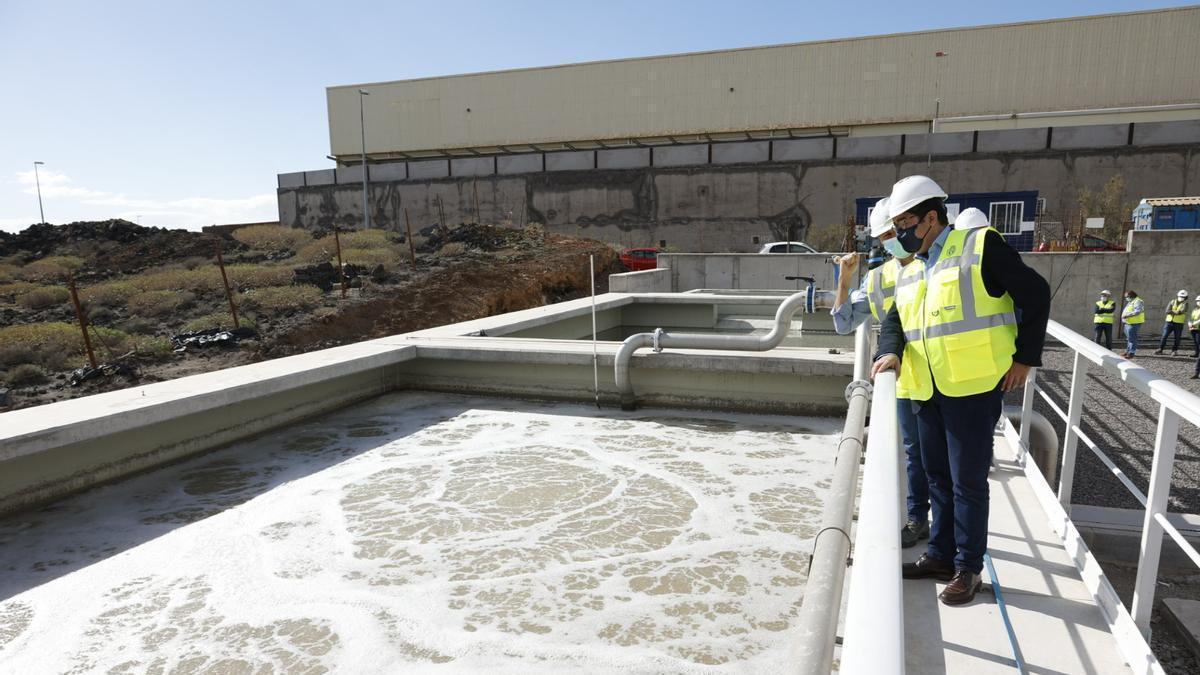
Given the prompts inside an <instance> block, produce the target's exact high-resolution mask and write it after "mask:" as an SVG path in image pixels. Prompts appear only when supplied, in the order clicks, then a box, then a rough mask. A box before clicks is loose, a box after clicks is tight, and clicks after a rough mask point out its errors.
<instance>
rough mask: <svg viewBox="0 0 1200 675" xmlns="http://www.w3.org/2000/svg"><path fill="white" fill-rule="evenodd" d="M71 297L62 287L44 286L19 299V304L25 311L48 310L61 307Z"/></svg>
mask: <svg viewBox="0 0 1200 675" xmlns="http://www.w3.org/2000/svg"><path fill="white" fill-rule="evenodd" d="M70 297H71V292H70V291H68V290H67V289H66V288H64V287H62V286H42V287H41V288H37V289H34V290H32V291H29V292H28V293H26V294H24V295H22V296H20V297H19V298H17V304H18V305H20V306H22V307H24V308H25V309H46V308H47V307H53V306H55V305H61V304H63V303H64V302H66V301H67V300H69V299H70Z"/></svg>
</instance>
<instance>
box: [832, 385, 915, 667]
mask: <svg viewBox="0 0 1200 675" xmlns="http://www.w3.org/2000/svg"><path fill="white" fill-rule="evenodd" d="M902 454H903V450H902V449H901V445H900V433H899V427H898V423H897V419H896V373H895V371H889V372H886V373H880V374H879V375H878V376H876V377H875V389H874V392H873V393H872V396H871V428H870V433H869V434H868V435H867V451H866V459H867V461H866V465H865V466H864V467H863V480H862V500H861V503H860V504H859V509H858V513H859V516H858V528H857V532H856V533H855V536H854V566H853V568H852V572H851V576H850V598H849V601H848V603H847V607H846V627H845V637H844V639H843V645H844V646H843V648H842V663H841V668H840V669H839V672H840V673H849V674H851V675H858V674H860V673H861V674H863V675H880V674H882V673H896V674H897V675H903V673H904V589H903V587H902V586H901V580H900V528H899V525H898V524H899V523H900V522H901V518H900V496H901V493H900V480H901V479H902V478H903V476H904V472H903V471H902V470H901V469H902V467H901V464H900V457H901V455H902Z"/></svg>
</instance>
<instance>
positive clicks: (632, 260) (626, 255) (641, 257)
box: [621, 247, 658, 272]
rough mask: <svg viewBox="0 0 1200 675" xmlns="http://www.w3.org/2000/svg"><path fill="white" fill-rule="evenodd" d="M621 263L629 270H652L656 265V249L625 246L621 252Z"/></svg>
mask: <svg viewBox="0 0 1200 675" xmlns="http://www.w3.org/2000/svg"><path fill="white" fill-rule="evenodd" d="M621 264H622V265H624V266H625V269H627V270H630V271H631V272H637V271H640V270H652V269H654V268H656V267H658V249H656V248H652V247H648V248H627V249H625V250H624V251H622V252H621Z"/></svg>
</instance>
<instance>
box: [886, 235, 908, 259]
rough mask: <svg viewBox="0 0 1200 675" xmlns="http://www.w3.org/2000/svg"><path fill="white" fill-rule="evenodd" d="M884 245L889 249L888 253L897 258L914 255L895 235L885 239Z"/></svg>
mask: <svg viewBox="0 0 1200 675" xmlns="http://www.w3.org/2000/svg"><path fill="white" fill-rule="evenodd" d="M883 247H884V248H885V249H887V252H888V253H891V254H892V256H893V257H896V258H907V257H908V256H910V255H912V253H909V252H908V251H906V250H904V246H903V245H902V244H901V243H900V240H898V239H896V238H895V237H892V238H891V239H885V240H884V241H883Z"/></svg>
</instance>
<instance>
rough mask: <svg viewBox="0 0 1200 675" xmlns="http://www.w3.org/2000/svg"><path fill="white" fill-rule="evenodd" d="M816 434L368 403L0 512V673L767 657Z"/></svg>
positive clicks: (588, 411) (713, 420)
mask: <svg viewBox="0 0 1200 675" xmlns="http://www.w3.org/2000/svg"><path fill="white" fill-rule="evenodd" d="M839 426H840V422H839V421H837V420H827V419H811V418H787V417H774V416H761V415H741V414H733V413H715V412H700V413H681V412H678V411H669V412H668V411H653V410H651V411H645V410H643V411H639V412H637V413H618V412H614V411H611V410H606V411H597V410H595V409H594V408H590V407H587V406H580V405H575V404H548V403H526V402H513V401H502V400H497V399H484V398H470V397H461V396H452V395H443V394H428V393H420V392H405V393H399V394H394V395H389V396H385V397H382V398H380V399H376V400H375V401H372V402H371V403H369V404H366V405H361V406H358V407H356V408H353V409H349V410H346V411H342V412H339V413H336V414H333V415H330V416H326V417H323V418H320V419H314V420H311V421H307V422H305V423H304V424H301V425H297V426H295V427H293V428H290V429H287V430H285V431H280V432H276V433H272V434H269V435H267V436H263V437H260V438H256V439H254V440H251V441H246V442H243V443H239V444H237V445H234V446H232V447H230V448H227V449H224V450H221V451H219V452H215V453H211V454H208V455H205V456H203V457H199V458H196V459H193V460H190V461H188V462H184V463H181V464H177V465H174V466H170V467H166V468H164V469H161V470H157V471H154V472H152V473H148V474H145V475H141V476H138V477H135V478H132V479H129V480H126V481H123V482H120V483H117V484H113V485H110V486H106V487H102V488H98V489H94V490H91V491H90V492H87V493H85V494H82V495H80V496H78V497H75V498H71V499H67V500H63V501H60V502H58V503H56V504H53V505H51V506H50V507H47V508H45V509H43V510H40V511H35V512H30V513H25V514H20V515H18V516H15V517H11V518H9V519H6V520H3V521H0V573H2V576H0V671H4V672H26V673H32V672H97V671H98V672H114V673H124V672H162V673H202V672H204V673H209V672H211V673H218V672H219V673H240V672H246V673H250V672H254V673H260V672H304V673H318V672H326V671H339V672H380V671H389V670H390V671H396V670H404V671H405V672H414V671H426V670H428V671H437V672H475V671H479V670H483V669H486V670H489V671H497V672H561V671H563V670H586V671H589V672H615V671H620V672H663V671H670V672H709V671H714V672H755V673H761V672H772V671H782V670H784V669H785V667H786V665H787V663H786V661H787V645H788V643H789V641H790V639H791V636H790V635H789V631H788V628H789V626H790V625H791V624H793V623H794V621H795V617H796V615H797V611H798V608H799V603H800V600H801V599H802V595H803V588H804V582H805V571H806V569H807V566H808V557H807V552H808V551H809V550H811V537H812V536H813V535H814V534H815V532H816V529H817V527H818V523H819V520H820V512H821V502H822V500H823V498H824V494H825V489H826V487H827V480H828V477H829V476H830V474H831V472H832V457H833V453H834V449H835V445H836V434H837V432H838V427H839Z"/></svg>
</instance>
